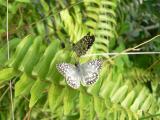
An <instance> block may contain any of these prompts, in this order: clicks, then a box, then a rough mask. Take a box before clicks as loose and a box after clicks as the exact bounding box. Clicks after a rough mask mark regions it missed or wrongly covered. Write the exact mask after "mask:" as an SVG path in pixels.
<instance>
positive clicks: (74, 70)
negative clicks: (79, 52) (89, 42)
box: [56, 59, 102, 89]
mask: <svg viewBox="0 0 160 120" xmlns="http://www.w3.org/2000/svg"><path fill="white" fill-rule="evenodd" d="M101 66H102V60H99V59H97V60H92V61H89V62H87V63H84V64H78V65H76V66H74V65H72V64H69V63H60V64H57V66H56V67H57V69H58V71H59V72H60V73H61V74H62V75H63V76H64V77H65V79H66V82H67V84H68V85H69V86H70V87H72V88H74V89H78V88H79V87H80V84H81V83H82V85H83V86H89V85H92V84H94V83H96V81H97V80H98V77H99V71H100V69H101Z"/></svg>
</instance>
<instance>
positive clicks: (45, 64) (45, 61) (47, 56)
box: [33, 40, 59, 80]
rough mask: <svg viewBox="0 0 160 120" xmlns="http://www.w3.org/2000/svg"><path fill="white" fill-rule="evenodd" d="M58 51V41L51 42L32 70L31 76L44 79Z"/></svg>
mask: <svg viewBox="0 0 160 120" xmlns="http://www.w3.org/2000/svg"><path fill="white" fill-rule="evenodd" d="M58 49H59V41H56V40H55V41H53V42H52V43H51V44H50V45H49V46H48V47H47V49H46V50H45V52H44V54H43V56H42V57H41V59H40V60H39V62H38V64H37V65H36V66H35V68H34V70H33V75H38V76H39V78H40V79H42V80H43V79H45V77H46V75H47V73H48V71H49V67H50V64H51V61H52V59H53V58H54V56H55V54H56V52H57V51H58Z"/></svg>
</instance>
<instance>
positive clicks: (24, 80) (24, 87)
mask: <svg viewBox="0 0 160 120" xmlns="http://www.w3.org/2000/svg"><path fill="white" fill-rule="evenodd" d="M34 82H35V80H33V79H32V78H30V77H29V76H27V75H26V74H25V73H24V74H23V75H22V76H21V78H20V80H19V81H18V82H16V84H15V97H17V96H20V95H22V96H24V95H27V94H29V92H30V89H31V87H32V85H33V84H34Z"/></svg>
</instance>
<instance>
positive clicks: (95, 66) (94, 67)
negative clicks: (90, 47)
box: [80, 60, 102, 86]
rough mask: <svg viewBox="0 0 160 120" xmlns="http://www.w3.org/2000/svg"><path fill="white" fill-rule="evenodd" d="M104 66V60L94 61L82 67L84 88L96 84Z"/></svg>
mask: <svg viewBox="0 0 160 120" xmlns="http://www.w3.org/2000/svg"><path fill="white" fill-rule="evenodd" d="M101 66H102V60H93V61H90V62H88V63H84V64H82V65H81V66H80V70H81V73H82V80H81V81H82V84H83V85H84V86H88V85H92V84H94V83H96V81H97V80H98V77H99V71H100V69H101Z"/></svg>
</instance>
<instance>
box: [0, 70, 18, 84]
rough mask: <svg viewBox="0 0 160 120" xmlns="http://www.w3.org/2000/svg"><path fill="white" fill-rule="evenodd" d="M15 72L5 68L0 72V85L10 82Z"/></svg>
mask: <svg viewBox="0 0 160 120" xmlns="http://www.w3.org/2000/svg"><path fill="white" fill-rule="evenodd" d="M16 75H17V74H16V72H15V71H14V69H13V68H6V69H3V70H1V71H0V83H2V82H5V81H9V80H11V79H12V78H13V77H14V76H16Z"/></svg>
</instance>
